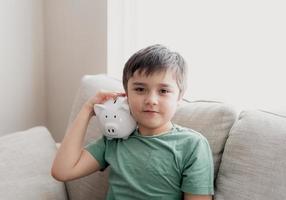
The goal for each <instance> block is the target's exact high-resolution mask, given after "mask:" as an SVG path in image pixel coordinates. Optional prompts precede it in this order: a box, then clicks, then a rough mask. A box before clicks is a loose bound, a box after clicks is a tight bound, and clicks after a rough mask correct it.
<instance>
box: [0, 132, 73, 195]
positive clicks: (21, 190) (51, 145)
mask: <svg viewBox="0 0 286 200" xmlns="http://www.w3.org/2000/svg"><path fill="white" fill-rule="evenodd" d="M55 152H56V145H55V142H54V140H53V138H52V137H51V134H50V133H49V131H48V130H47V129H46V128H44V127H35V128H32V129H29V130H26V131H22V132H16V133H12V134H8V135H5V136H2V137H0V160H1V162H0V180H1V181H0V197H1V199H18V200H21V199H23V200H26V199H32V200H33V199H57V200H64V199H67V196H66V191H65V187H64V184H63V183H60V182H58V181H56V180H54V179H53V178H52V176H51V173H50V170H51V164H52V161H53V159H54V155H55Z"/></svg>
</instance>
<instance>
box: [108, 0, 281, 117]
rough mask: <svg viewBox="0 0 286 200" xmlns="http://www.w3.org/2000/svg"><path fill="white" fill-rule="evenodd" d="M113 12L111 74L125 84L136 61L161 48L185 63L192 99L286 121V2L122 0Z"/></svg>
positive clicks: (114, 3)
mask: <svg viewBox="0 0 286 200" xmlns="http://www.w3.org/2000/svg"><path fill="white" fill-rule="evenodd" d="M108 9H109V12H108V17H109V25H108V27H109V29H110V30H109V31H108V32H109V33H110V35H109V36H110V37H109V38H108V42H109V44H108V47H109V48H108V49H109V52H108V66H109V69H108V72H109V73H110V74H111V75H113V76H116V77H119V78H121V75H122V74H121V73H122V68H123V65H124V63H125V61H126V60H127V59H128V58H129V56H131V54H133V53H134V52H135V51H137V50H139V49H141V48H143V47H146V46H148V45H151V44H154V43H161V44H164V45H166V46H168V47H170V48H171V49H173V50H177V51H178V52H180V53H181V54H182V55H183V56H184V57H185V59H186V60H187V63H188V65H189V69H190V70H189V71H190V72H189V87H188V91H187V93H186V96H185V97H186V98H188V99H191V100H198V99H205V100H217V101H223V102H226V103H230V104H232V105H235V106H237V107H238V108H241V109H247V108H259V109H264V110H269V111H274V112H276V111H279V112H280V113H281V112H283V113H284V114H286V103H285V102H286V94H285V92H284V90H285V86H286V79H285V78H284V73H283V72H284V70H283V69H284V68H285V67H286V59H285V55H286V37H285V35H286V12H285V10H286V3H284V1H278V0H272V1H270V0H268V1H266V0H263V1H258V0H242V1H227V0H218V1H210V0H209V1H205V0H202V1H187V0H181V1H172V0H156V1H152V0H144V1H140V0H120V1H109V5H108ZM111 34H112V35H111Z"/></svg>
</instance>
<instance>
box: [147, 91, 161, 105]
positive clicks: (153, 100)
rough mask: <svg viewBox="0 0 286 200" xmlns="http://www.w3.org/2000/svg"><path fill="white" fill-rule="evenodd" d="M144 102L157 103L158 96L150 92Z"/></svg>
mask: <svg viewBox="0 0 286 200" xmlns="http://www.w3.org/2000/svg"><path fill="white" fill-rule="evenodd" d="M145 103H146V104H150V105H156V104H158V96H157V95H156V94H154V93H151V92H150V93H149V94H148V95H147V96H146V98H145Z"/></svg>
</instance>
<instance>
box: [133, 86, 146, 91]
mask: <svg viewBox="0 0 286 200" xmlns="http://www.w3.org/2000/svg"><path fill="white" fill-rule="evenodd" d="M134 90H135V91H136V92H144V90H145V89H144V88H141V87H138V88H135V89H134Z"/></svg>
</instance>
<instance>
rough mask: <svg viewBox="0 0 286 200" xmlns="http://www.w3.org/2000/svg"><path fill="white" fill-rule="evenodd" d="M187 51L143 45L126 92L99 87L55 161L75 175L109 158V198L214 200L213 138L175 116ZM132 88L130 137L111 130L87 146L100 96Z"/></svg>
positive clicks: (65, 176)
mask: <svg viewBox="0 0 286 200" xmlns="http://www.w3.org/2000/svg"><path fill="white" fill-rule="evenodd" d="M186 76H187V72H186V65H185V61H184V59H183V58H182V57H181V56H180V55H179V54H178V53H176V52H172V51H170V50H169V49H167V48H166V47H164V46H162V45H153V46H150V47H147V48H145V49H142V50H140V51H138V52H137V53H135V54H134V55H133V56H131V57H130V58H129V60H128V61H127V63H126V64H125V67H124V70H123V86H124V89H125V92H126V94H125V93H115V92H103V91H100V92H98V93H97V94H96V95H95V96H94V97H92V98H91V99H89V100H88V101H87V102H86V103H85V104H84V105H83V107H82V109H81V111H80V112H79V114H78V115H77V117H76V119H75V120H74V122H73V123H72V125H71V127H70V128H69V129H68V131H67V133H66V135H65V137H64V139H63V141H62V144H61V146H60V148H59V150H58V153H57V155H56V158H55V160H54V163H53V167H52V175H53V177H55V178H56V179H57V180H60V181H68V180H72V179H76V178H79V177H82V176H86V175H88V174H91V173H93V172H95V171H98V170H103V169H105V168H106V167H107V166H110V168H111V170H110V175H109V190H108V195H107V199H119V200H120V199H124V200H125V199H126V200H129V199H130V200H137V199H138V200H140V199H142V200H149V199H163V200H169V199H170V200H171V199H172V200H177V199H178V200H179V199H185V200H210V199H211V195H212V194H213V161H212V154H211V150H210V147H209V144H208V142H207V140H206V139H205V138H204V137H203V136H202V135H201V134H199V133H197V132H195V131H193V130H191V129H187V128H183V127H180V126H178V125H175V124H173V123H172V122H171V119H172V117H173V116H174V114H175V111H176V107H177V104H178V102H179V101H180V100H181V99H182V96H183V94H184V92H185V89H186ZM125 95H126V96H127V99H128V103H129V107H130V111H131V114H132V115H133V117H134V118H135V120H136V121H137V125H138V126H137V129H136V130H135V131H134V133H132V134H131V135H130V137H129V138H128V139H127V140H123V139H113V140H107V139H106V138H105V137H102V138H101V139H99V140H97V141H95V142H93V143H91V144H88V145H87V146H86V147H84V148H82V144H83V140H84V136H85V132H86V128H87V125H88V123H89V120H90V118H91V117H92V116H93V115H96V113H94V112H93V106H94V104H99V103H104V102H105V101H106V100H108V99H111V98H114V99H116V98H117V97H118V96H125Z"/></svg>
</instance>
